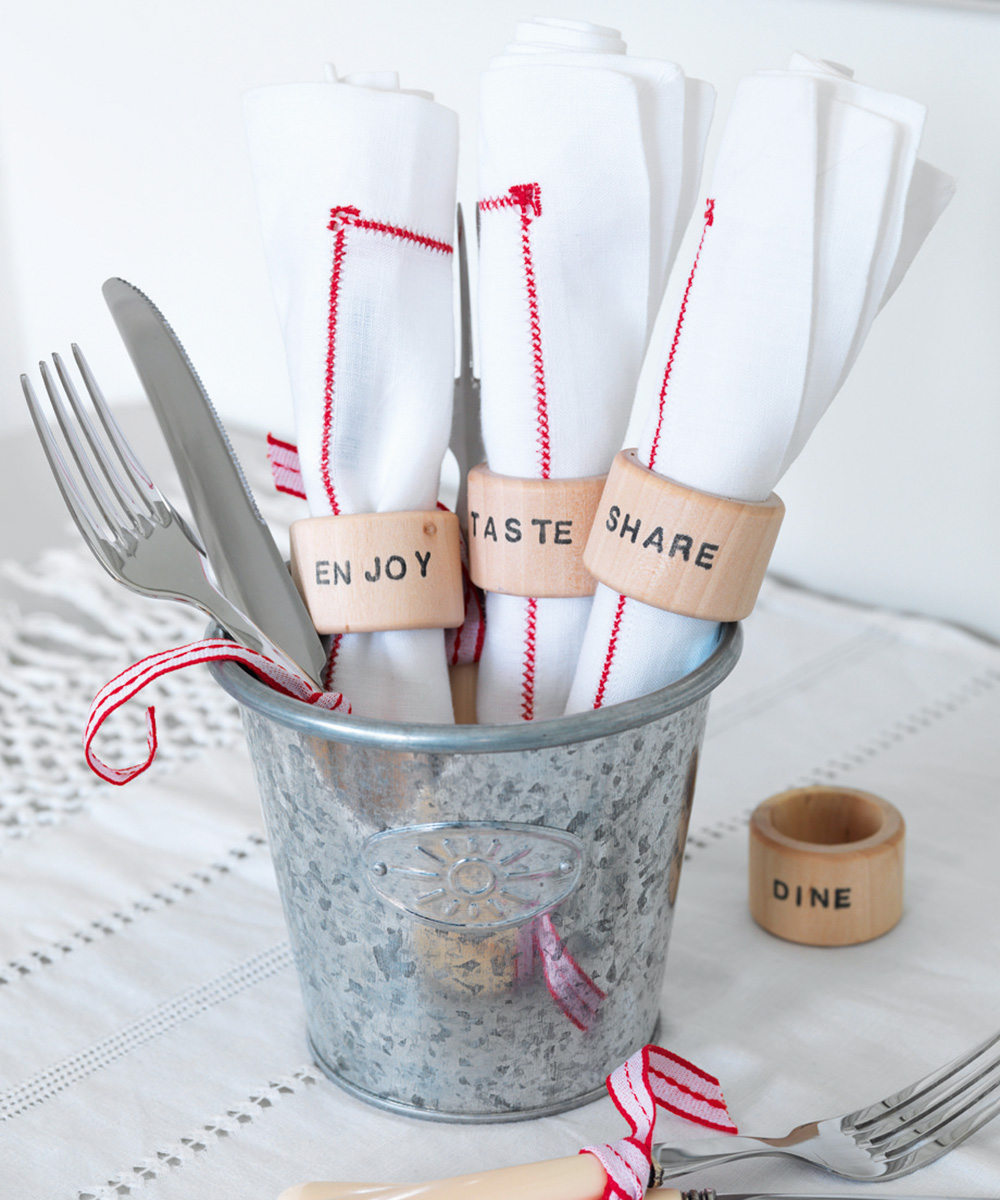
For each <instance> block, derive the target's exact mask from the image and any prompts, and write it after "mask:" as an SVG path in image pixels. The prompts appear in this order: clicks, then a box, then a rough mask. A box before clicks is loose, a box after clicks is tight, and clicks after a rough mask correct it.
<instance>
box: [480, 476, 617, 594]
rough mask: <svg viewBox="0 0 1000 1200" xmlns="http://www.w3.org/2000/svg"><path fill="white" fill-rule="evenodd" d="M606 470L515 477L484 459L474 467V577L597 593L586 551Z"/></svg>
mask: <svg viewBox="0 0 1000 1200" xmlns="http://www.w3.org/2000/svg"><path fill="white" fill-rule="evenodd" d="M604 480H605V476H603V475H592V476H589V477H587V478H583V479H517V478H515V477H513V476H511V475H497V474H496V473H495V472H494V471H491V470H490V469H489V467H488V466H487V465H486V464H485V463H481V464H480V465H479V466H478V467H473V468H472V470H471V471H470V472H469V483H468V487H469V525H468V529H469V575H470V576H471V578H472V582H473V583H475V584H477V585H478V586H479V587H481V588H482V589H483V590H484V591H487V592H503V593H505V594H507V595H508V596H537V597H539V598H542V599H547V598H559V599H565V598H568V597H572V596H591V595H593V593H594V588H595V587H596V586H597V583H596V580H595V579H594V577H593V576H592V575H591V574H590V572H589V571H588V570H587V569H586V568H585V567H584V565H583V550H584V546H585V545H586V542H587V535H588V533H589V532H590V527H591V525H592V524H593V521H594V515H595V513H596V512H597V506H598V503H599V501H600V498H601V492H602V491H603V488H604Z"/></svg>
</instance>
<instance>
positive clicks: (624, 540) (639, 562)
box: [583, 450, 785, 621]
mask: <svg viewBox="0 0 1000 1200" xmlns="http://www.w3.org/2000/svg"><path fill="white" fill-rule="evenodd" d="M784 514H785V506H784V505H783V504H782V502H781V501H780V500H779V499H778V497H777V496H776V495H775V494H774V493H773V492H772V493H771V495H770V496H769V497H768V498H767V499H766V500H763V501H760V502H754V501H741V500H730V499H727V498H725V497H723V496H713V495H711V494H710V493H708V492H701V491H698V490H697V489H695V488H688V487H684V486H682V485H681V484H679V483H674V482H673V481H672V480H670V479H666V478H664V477H663V476H662V475H657V474H656V473H655V472H653V471H650V470H648V469H647V468H646V467H643V466H642V465H641V464H640V463H639V461H638V458H637V456H636V451H635V450H622V451H621V452H620V453H619V454H618V455H617V457H616V458H615V460H614V463H613V464H612V466H611V470H610V472H609V473H608V482H607V484H606V485H605V488H604V494H603V495H602V497H601V504H600V508H599V510H598V514H597V517H596V519H595V521H594V525H593V528H592V530H591V533H590V538H589V540H588V542H587V547H586V550H585V552H584V556H583V561H584V564H585V565H586V567H587V569H588V570H589V571H590V572H591V574H592V575H594V576H595V577H596V578H597V579H599V580H600V581H601V582H602V583H604V584H607V586H608V587H610V588H613V589H614V590H615V591H616V592H618V593H619V594H620V595H625V596H630V597H631V598H632V599H634V600H639V601H641V602H642V603H643V604H649V605H651V606H652V607H653V608H660V609H665V610H666V611H667V612H675V613H680V614H681V615H682V616H685V617H700V618H702V619H704V620H708V621H739V620H741V619H742V618H743V617H745V616H748V615H749V613H750V612H751V611H752V609H753V606H754V604H755V602H756V600H757V593H758V592H759V591H760V585H761V583H762V582H763V579H764V572H765V571H766V570H767V564H768V562H769V561H770V558H771V551H772V550H773V549H774V543H775V541H776V540H777V537H778V529H779V528H780V526H781V519H782V517H783V516H784Z"/></svg>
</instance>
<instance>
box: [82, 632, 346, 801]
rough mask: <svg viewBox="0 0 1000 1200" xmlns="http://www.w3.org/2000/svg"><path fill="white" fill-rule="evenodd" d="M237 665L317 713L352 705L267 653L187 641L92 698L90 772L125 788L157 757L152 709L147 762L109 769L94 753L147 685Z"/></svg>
mask: <svg viewBox="0 0 1000 1200" xmlns="http://www.w3.org/2000/svg"><path fill="white" fill-rule="evenodd" d="M227 661H228V662H238V663H242V664H243V665H244V666H245V667H247V668H248V669H249V670H250V671H252V672H253V673H254V674H255V675H256V676H257V677H258V678H259V679H262V680H263V681H264V682H265V683H267V684H269V685H270V686H271V687H273V688H274V689H275V691H278V692H281V694H282V695H284V696H293V697H294V698H295V699H297V700H302V701H303V702H304V703H306V704H314V705H315V706H316V707H317V708H326V709H330V710H332V711H341V712H344V713H349V712H350V711H351V706H350V704H348V703H347V701H346V700H345V699H344V697H343V696H342V695H341V693H340V692H318V691H317V690H316V689H315V688H314V687H313V686H312V684H311V683H309V682H308V681H307V680H306V679H304V678H303V677H302V676H301V675H295V674H293V673H292V672H291V671H288V670H286V669H285V668H284V667H281V666H279V665H278V664H277V663H276V662H273V661H272V660H271V659H270V658H268V657H267V655H265V654H261V653H260V652H259V651H257V650H251V649H249V648H248V647H246V646H240V645H238V644H237V643H236V642H231V641H229V640H228V639H227V638H205V639H203V640H202V641H200V642H189V643H188V644H187V645H186V646H175V647H174V648H173V649H172V650H161V651H160V653H159V654H150V655H149V656H148V657H147V658H143V659H140V660H139V662H137V663H133V664H132V665H131V666H130V667H127V668H126V669H125V670H124V671H122V672H121V674H119V675H116V676H115V677H114V679H112V680H111V681H110V682H109V683H106V684H105V685H104V687H102V688H101V690H100V691H99V692H98V693H97V695H96V696H95V697H94V701H93V703H92V704H91V706H90V712H89V713H88V715H87V727H86V729H85V730H84V734H83V752H84V755H85V757H86V759H87V764H88V766H89V767H90V769H91V770H92V771H94V772H95V773H96V774H97V775H100V777H101V778H102V779H105V780H107V782H108V783H114V784H118V785H121V784H125V783H128V782H129V781H130V780H132V779H135V777H136V776H137V775H141V774H142V772H143V771H145V770H146V769H147V768H148V767H149V766H150V764H151V763H152V761H153V759H154V757H155V755H156V747H157V736H156V709H155V708H154V707H153V706H152V705H150V707H149V708H147V709H146V746H147V749H148V754H147V756H146V760H145V761H144V762H141V763H137V764H136V765H135V766H131V767H110V766H108V764H107V763H105V762H102V761H101V760H100V759H99V758H98V757H97V755H96V754H95V753H94V749H93V745H94V739H95V738H96V737H97V734H98V731H99V730H100V728H101V726H102V725H103V724H104V722H105V721H106V720H107V719H108V717H110V716H111V714H112V713H113V712H115V711H116V710H117V709H119V708H121V706H122V705H123V704H125V703H126V702H127V701H128V700H131V699H132V697H133V696H135V695H137V694H138V693H139V692H141V691H142V689H143V688H144V687H146V686H147V684H150V683H152V682H153V680H154V679H159V678H160V677H161V676H162V675H168V674H170V673H171V672H172V671H181V670H183V669H184V668H185V667H191V666H194V665H195V664H196V663H208V662H227Z"/></svg>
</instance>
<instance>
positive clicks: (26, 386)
mask: <svg viewBox="0 0 1000 1200" xmlns="http://www.w3.org/2000/svg"><path fill="white" fill-rule="evenodd" d="M21 390H22V391H23V392H24V398H25V400H27V402H28V411H29V412H30V413H31V419H32V421H33V422H34V425H35V429H36V431H37V432H38V439H39V441H40V443H41V446H42V450H43V452H44V454H45V457H46V458H47V459H48V463H49V467H50V468H51V470H52V475H53V478H54V479H55V481H56V485H57V486H58V488H59V491H60V492H61V493H62V497H63V500H65V502H66V507H67V508H68V509H69V512H70V516H71V517H72V518H73V520H74V521H75V523H76V527H77V529H79V531H80V534H81V535H82V537H83V539H84V541H85V542H86V543H87V545H88V546H89V547H90V548H91V550H92V551H93V553H94V554H95V556H96V557H97V558H98V559H99V560H100V562H101V563H102V565H103V566H104V567H105V568H106V569H107V570H109V571H111V572H112V574H113V573H114V569H116V568H117V567H118V566H119V565H120V554H119V551H118V549H117V548H116V547H115V546H113V545H112V544H111V542H109V541H108V539H107V537H106V536H105V534H104V533H103V531H102V530H101V528H100V526H99V525H98V523H97V522H96V521H95V519H94V516H93V513H92V512H91V509H90V506H89V505H88V504H87V501H86V500H85V499H84V497H83V496H82V495H81V493H80V490H79V488H78V487H77V486H76V480H75V478H74V476H73V473H72V471H70V469H69V466H68V464H67V462H66V459H65V458H64V456H63V453H62V451H61V450H60V449H59V444H58V442H57V441H56V439H55V438H54V437H53V436H52V430H51V429H50V428H49V423H48V421H46V419H45V415H44V414H43V412H42V406H41V404H40V403H39V401H38V397H37V396H36V394H35V389H34V388H33V387H32V386H31V380H30V379H29V378H28V376H27V375H22V376H21Z"/></svg>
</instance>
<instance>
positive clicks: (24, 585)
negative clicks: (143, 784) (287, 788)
mask: <svg viewBox="0 0 1000 1200" xmlns="http://www.w3.org/2000/svg"><path fill="white" fill-rule="evenodd" d="M0 572H2V574H3V577H4V578H5V580H7V581H8V582H10V583H13V584H14V585H16V587H17V589H18V590H19V591H21V592H23V593H24V594H25V602H24V604H23V606H22V605H18V606H17V607H15V606H14V605H9V606H8V607H7V608H6V609H5V610H4V611H0V757H2V762H3V775H4V786H3V789H2V793H0V843H2V840H3V837H6V838H11V837H15V838H16V837H24V836H25V835H26V834H27V833H29V832H32V831H33V830H35V829H37V828H38V827H40V826H45V825H52V824H55V823H57V822H59V821H61V820H63V819H65V818H66V816H68V815H69V814H70V813H73V812H77V811H79V810H80V809H81V808H83V807H84V806H85V805H86V802H87V799H88V798H89V797H90V796H92V795H93V794H94V793H95V792H96V791H98V790H100V789H102V788H104V787H105V786H106V785H105V784H103V783H101V782H100V781H99V780H98V779H97V778H96V777H95V776H94V775H93V773H92V772H91V771H90V770H89V769H88V767H87V765H86V762H85V761H84V757H83V753H82V751H81V748H80V734H81V731H82V729H83V728H84V726H85V724H86V720H87V712H88V710H89V708H90V703H91V701H92V700H93V697H94V695H95V693H96V692H97V690H98V689H99V688H100V687H101V686H102V685H103V684H104V683H105V682H106V681H107V680H108V678H110V676H112V675H114V674H115V673H116V672H118V671H119V670H121V668H122V667H123V666H125V665H127V664H128V663H130V662H135V661H137V660H138V659H140V658H143V657H145V656H146V655H148V654H150V653H151V652H152V651H155V650H161V649H162V648H163V647H164V646H176V645H178V644H180V643H183V642H187V641H191V640H193V639H195V638H198V637H200V636H201V634H202V633H203V631H204V628H205V625H206V618H205V617H204V616H203V615H202V614H201V613H199V612H197V611H195V610H194V609H192V608H189V607H187V606H185V605H181V604H172V603H169V602H165V601H164V602H161V601H153V600H150V599H148V598H146V597H143V596H138V595H135V594H133V593H132V592H129V591H127V590H126V589H125V588H123V587H121V585H119V584H118V583H116V582H115V581H114V580H112V579H111V578H109V577H108V576H106V575H105V574H104V572H103V570H102V569H101V568H100V566H98V564H97V563H96V562H94V561H93V559H92V558H91V557H90V556H89V555H88V554H87V552H86V550H85V549H83V548H82V547H81V548H79V549H74V550H50V551H47V552H46V553H45V554H43V555H42V556H41V557H40V558H39V559H38V561H37V562H36V563H34V564H33V565H32V566H30V567H26V566H23V565H21V564H18V563H10V562H8V563H4V564H2V565H0ZM22 607H23V608H24V609H25V611H22V610H21V609H22ZM155 688H156V696H155V701H156V703H157V706H158V715H159V719H160V722H161V728H163V729H165V730H166V731H169V736H167V737H164V738H163V746H162V748H161V752H160V755H159V757H158V758H157V762H156V764H155V766H154V768H153V770H154V771H157V772H162V773H168V772H169V771H171V770H172V769H174V768H175V767H176V765H177V764H178V763H179V762H185V761H189V760H191V759H194V758H197V757H198V756H199V755H201V754H202V753H204V752H205V751H206V750H209V749H212V748H216V747H224V748H228V747H231V746H234V745H237V744H238V743H239V741H240V738H241V728H240V720H239V712H238V709H237V706H236V704H235V702H233V701H231V700H230V699H229V698H228V697H227V696H226V695H225V694H224V693H222V692H221V691H220V689H219V688H218V687H217V686H216V685H215V683H214V682H213V681H212V679H211V677H210V676H209V674H208V672H207V671H185V672H180V673H178V674H176V675H172V676H168V677H166V678H164V679H163V680H162V681H161V682H158V683H157V684H156V685H155ZM102 753H104V754H105V755H106V756H107V757H108V758H109V759H111V760H112V761H114V762H118V761H121V762H134V761H136V760H137V759H138V758H142V757H144V756H145V753H146V723H145V704H142V703H138V702H137V703H135V704H134V705H131V706H130V707H128V708H125V709H123V710H122V711H121V712H120V713H119V714H118V715H117V716H116V719H115V721H114V722H113V727H111V726H109V727H108V729H107V732H106V733H105V734H103V735H102Z"/></svg>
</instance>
